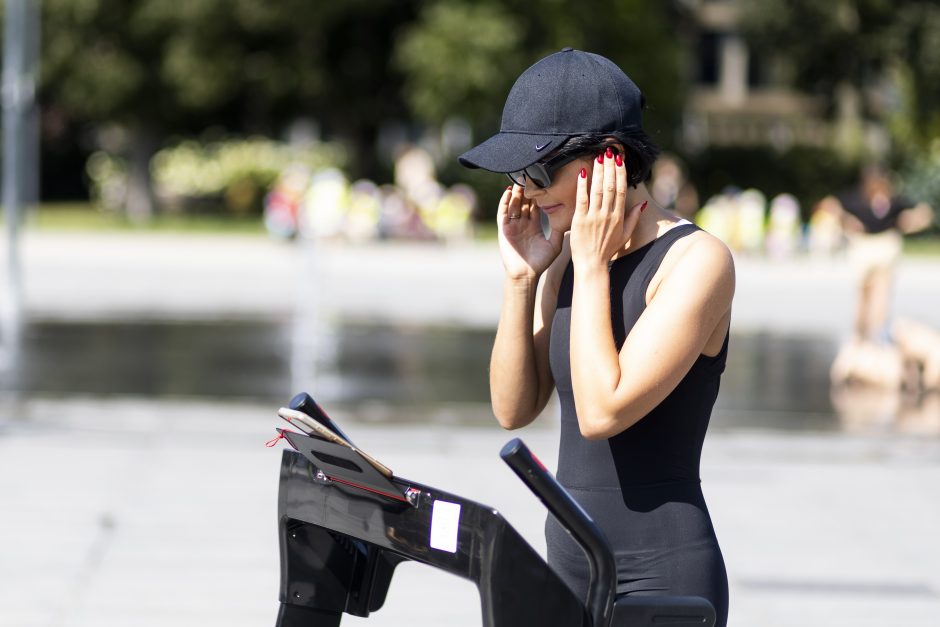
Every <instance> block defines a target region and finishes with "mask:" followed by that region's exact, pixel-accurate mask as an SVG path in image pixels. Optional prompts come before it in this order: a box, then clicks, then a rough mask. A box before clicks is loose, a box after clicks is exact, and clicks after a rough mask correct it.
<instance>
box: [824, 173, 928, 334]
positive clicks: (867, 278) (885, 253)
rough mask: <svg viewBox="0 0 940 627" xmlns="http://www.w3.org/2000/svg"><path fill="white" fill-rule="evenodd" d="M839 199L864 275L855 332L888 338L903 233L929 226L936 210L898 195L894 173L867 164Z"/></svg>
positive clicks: (853, 255)
mask: <svg viewBox="0 0 940 627" xmlns="http://www.w3.org/2000/svg"><path fill="white" fill-rule="evenodd" d="M834 200H835V201H836V202H838V207H839V208H840V209H841V215H840V217H841V222H842V227H843V229H844V231H845V233H846V235H847V237H848V256H849V261H850V263H851V264H852V267H853V268H854V270H855V272H856V275H857V279H856V280H857V281H858V294H857V298H858V300H857V304H856V309H855V326H854V333H855V337H856V338H857V339H859V340H862V341H867V340H888V339H889V338H890V333H889V330H888V326H887V325H888V316H889V309H890V304H891V290H892V287H893V280H894V273H895V268H896V266H897V263H898V260H899V259H900V256H901V251H902V249H903V239H902V236H903V235H908V234H911V233H917V232H919V231H922V230H924V229H926V228H928V227H929V226H930V225H931V224H932V222H933V210H932V209H931V207H930V206H928V205H927V204H925V203H916V204H915V203H914V202H912V201H910V200H909V199H907V198H904V197H903V196H899V195H897V194H896V193H895V190H894V186H893V184H892V182H891V179H890V178H889V176H888V174H887V173H886V172H885V171H884V170H883V169H881V168H880V167H877V166H869V167H866V168H865V169H864V170H863V171H862V175H861V179H860V181H859V184H858V186H857V187H855V188H852V189H849V190H846V191H844V192H842V193H840V194H838V195H837V196H836V197H835V198H834ZM830 202H831V201H830ZM833 204H834V203H833Z"/></svg>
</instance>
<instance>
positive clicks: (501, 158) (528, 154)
mask: <svg viewBox="0 0 940 627" xmlns="http://www.w3.org/2000/svg"><path fill="white" fill-rule="evenodd" d="M567 137H568V136H567V135H535V134H529V133H497V134H496V135H493V136H492V137H490V138H489V139H487V140H486V141H485V142H483V143H482V144H480V145H478V146H476V147H474V148H471V149H470V150H468V151H467V152H465V153H463V154H462V155H460V156H459V157H457V160H458V161H459V162H460V164H461V165H463V166H465V167H468V168H482V169H484V170H489V171H490V172H518V171H519V170H522V169H525V168H527V167H529V166H530V165H532V164H533V163H535V162H536V161H539V160H541V159H544V158H545V157H546V155H548V154H550V153H551V152H552V151H553V150H555V148H557V147H558V146H560V145H561V144H562V143H564V141H565V140H566V139H567Z"/></svg>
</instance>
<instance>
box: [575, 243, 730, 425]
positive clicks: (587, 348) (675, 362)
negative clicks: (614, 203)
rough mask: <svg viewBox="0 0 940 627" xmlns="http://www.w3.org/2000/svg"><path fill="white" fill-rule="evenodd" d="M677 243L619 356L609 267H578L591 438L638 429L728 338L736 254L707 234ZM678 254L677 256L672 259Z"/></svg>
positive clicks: (578, 329)
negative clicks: (694, 367)
mask: <svg viewBox="0 0 940 627" xmlns="http://www.w3.org/2000/svg"><path fill="white" fill-rule="evenodd" d="M680 242H682V245H679V246H675V247H674V248H673V249H672V250H671V251H670V253H669V254H667V257H666V259H665V260H664V264H663V268H662V270H664V271H665V272H666V275H665V276H664V277H663V278H662V279H661V280H660V282H659V283H658V285H657V287H656V290H655V294H654V295H653V297H652V298H651V300H650V302H649V304H648V306H647V308H646V309H645V311H644V312H643V314H642V315H641V316H640V318H639V320H638V321H637V323H636V324H635V325H634V327H633V329H632V330H631V331H630V333H629V335H628V336H627V338H626V340H625V342H624V344H623V347H622V348H621V350H620V353H619V354H618V353H617V351H616V346H615V344H614V340H613V332H612V329H611V320H610V291H609V290H610V287H609V278H608V277H609V275H608V272H607V268H606V264H604V265H601V264H590V263H582V264H580V267H579V264H578V263H577V262H576V264H575V280H574V293H573V295H572V307H571V310H572V315H571V379H572V386H573V390H574V398H575V405H576V407H577V413H578V421H579V425H580V428H581V433H582V434H583V435H584V437H586V438H589V439H601V438H609V437H611V436H613V435H616V434H617V433H620V432H621V431H624V430H625V429H628V428H629V427H631V426H632V425H634V424H635V423H636V422H637V421H639V420H640V419H641V418H642V417H643V416H645V415H646V414H648V413H649V412H650V411H651V410H652V409H653V408H654V407H656V406H657V405H658V404H659V403H661V402H662V401H663V399H665V398H666V396H668V395H669V393H670V392H672V390H674V389H675V387H676V386H677V385H678V384H679V382H680V381H681V380H682V378H683V377H684V376H685V375H686V373H688V371H689V369H690V368H691V367H692V364H693V363H695V360H696V359H697V358H698V357H699V355H700V354H702V352H703V351H704V350H705V347H706V345H707V344H714V342H709V340H710V339H713V338H715V337H717V338H718V339H719V340H723V338H724V333H725V332H726V331H727V328H728V322H729V320H730V311H731V300H732V297H733V295H734V263H733V260H732V258H731V253H730V252H729V251H728V249H727V247H726V246H725V245H724V244H723V243H721V242H720V241H719V240H717V239H715V238H714V237H712V236H710V235H708V234H706V233H696V234H693V235H690V236H688V237H687V238H686V241H684V242H683V241H682V240H680ZM674 254H678V255H679V257H678V258H677V259H675V258H674V259H673V260H670V257H671V256H674ZM719 343H720V341H719Z"/></svg>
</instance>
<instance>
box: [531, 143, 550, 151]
mask: <svg viewBox="0 0 940 627" xmlns="http://www.w3.org/2000/svg"><path fill="white" fill-rule="evenodd" d="M550 143H552V142H550V141H549V142H545V143H544V144H542V145H541V146H539V145H538V144H536V145H535V152H540V151H542V150H544V148H545V146H548V145H549V144H550Z"/></svg>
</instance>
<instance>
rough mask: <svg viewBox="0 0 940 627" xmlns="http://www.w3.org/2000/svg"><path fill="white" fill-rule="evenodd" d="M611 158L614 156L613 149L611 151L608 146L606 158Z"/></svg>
mask: <svg viewBox="0 0 940 627" xmlns="http://www.w3.org/2000/svg"><path fill="white" fill-rule="evenodd" d="M613 156H614V151H613V149H611V147H610V146H608V147H607V158H608V159H610V158H611V157H613Z"/></svg>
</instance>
